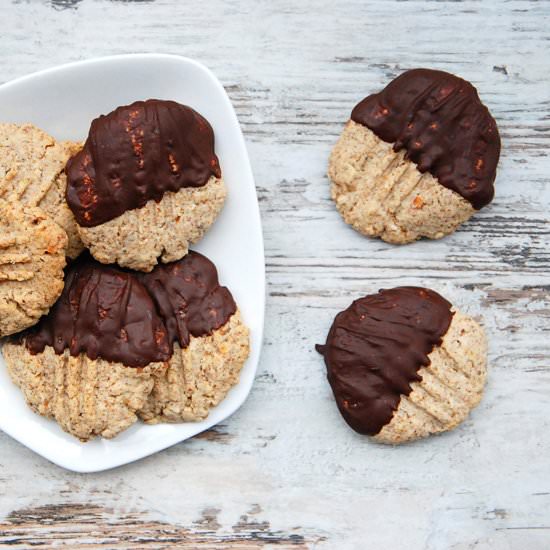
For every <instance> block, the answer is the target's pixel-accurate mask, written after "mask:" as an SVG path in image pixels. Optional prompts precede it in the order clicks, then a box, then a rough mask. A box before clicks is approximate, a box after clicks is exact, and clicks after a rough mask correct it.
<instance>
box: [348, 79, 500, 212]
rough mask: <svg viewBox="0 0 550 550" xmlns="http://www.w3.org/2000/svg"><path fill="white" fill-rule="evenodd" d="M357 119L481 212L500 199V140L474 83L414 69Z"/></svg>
mask: <svg viewBox="0 0 550 550" xmlns="http://www.w3.org/2000/svg"><path fill="white" fill-rule="evenodd" d="M351 118H352V120H353V121H355V122H358V123H359V124H363V125H364V126H366V127H367V128H370V129H371V130H372V131H373V132H374V133H375V134H376V135H377V136H378V137H379V138H380V139H382V140H384V141H386V142H388V143H393V148H394V150H395V151H400V150H401V149H405V150H406V156H407V158H408V159H410V160H412V161H413V162H414V163H416V164H417V166H418V170H419V171H420V172H427V171H429V172H430V173H431V174H432V175H433V176H434V177H436V178H437V180H438V181H439V183H440V184H441V185H443V186H444V187H447V188H448V189H451V190H452V191H455V192H456V193H458V194H459V195H461V196H462V197H464V198H465V199H466V200H467V201H469V202H470V203H471V204H472V206H473V207H474V208H475V209H477V210H479V209H480V208H482V207H483V206H485V205H487V204H489V203H490V202H491V200H492V199H493V196H494V187H493V182H494V181H495V176H496V167H497V164H498V159H499V156H500V136H499V133H498V129H497V125H496V122H495V120H494V119H493V117H492V116H491V114H490V113H489V110H488V109H487V107H485V105H483V103H481V101H480V99H479V96H478V95H477V90H476V89H475V88H474V87H473V86H472V85H471V84H470V83H469V82H466V81H465V80H463V79H462V78H459V77H457V76H454V75H452V74H449V73H446V72H444V71H434V70H431V69H413V70H410V71H406V72H405V73H403V74H402V75H400V76H398V77H397V78H396V79H395V80H392V81H391V82H390V83H389V84H388V85H387V86H386V87H385V88H384V89H383V90H382V91H381V92H379V93H377V94H373V95H370V96H368V97H366V98H365V99H363V101H361V102H360V103H358V104H357V105H356V106H355V108H354V109H353V111H352V113H351Z"/></svg>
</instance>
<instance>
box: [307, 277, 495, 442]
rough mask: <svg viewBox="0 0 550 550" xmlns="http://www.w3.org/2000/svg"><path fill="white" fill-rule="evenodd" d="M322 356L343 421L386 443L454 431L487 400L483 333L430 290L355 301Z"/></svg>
mask: <svg viewBox="0 0 550 550" xmlns="http://www.w3.org/2000/svg"><path fill="white" fill-rule="evenodd" d="M317 350H318V351H319V352H320V353H321V354H322V355H323V356H324V358H325V363H326V366H327V376H328V380H329V383H330V385H331V387H332V390H333V392H334V396H335V398H336V402H337V405H338V408H339V410H340V413H341V414H342V416H343V417H344V420H345V421H346V422H347V423H348V424H349V425H350V427H351V428H353V429H354V430H355V431H357V432H359V433H361V434H366V435H370V436H373V437H374V438H375V439H376V440H378V441H380V442H382V443H391V444H397V443H404V442H406V441H411V440H414V439H418V438H422V437H426V436H428V435H431V434H435V433H439V432H443V431H448V430H452V429H453V428H455V427H456V426H457V425H458V424H460V423H461V422H463V421H464V420H465V419H466V418H467V416H468V414H469V413H470V411H471V410H472V409H473V408H474V407H476V406H477V404H478V403H479V401H480V399H481V396H482V393H483V387H484V384H485V379H486V367H487V342H486V338H485V332H484V330H483V329H482V328H481V327H480V326H479V325H478V324H477V323H476V322H475V321H474V320H473V319H471V318H470V317H468V316H466V315H464V314H462V313H461V312H459V311H456V310H453V309H452V306H451V304H450V303H449V302H447V301H446V300H445V299H444V298H442V297H441V296H440V295H439V294H437V293H436V292H434V291H433V290H429V289H425V288H417V287H397V288H394V289H391V290H381V291H379V292H378V294H373V295H369V296H366V297H364V298H361V299H359V300H356V301H355V302H353V304H351V306H350V307H349V308H348V309H346V310H344V311H342V312H341V313H339V314H338V315H337V316H336V318H335V320H334V323H333V325H332V327H331V329H330V331H329V334H328V336H327V341H326V345H324V346H317Z"/></svg>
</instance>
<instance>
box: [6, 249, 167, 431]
mask: <svg viewBox="0 0 550 550" xmlns="http://www.w3.org/2000/svg"><path fill="white" fill-rule="evenodd" d="M2 351H3V354H4V358H5V360H6V364H7V367H8V372H9V373H10V375H11V377H12V379H13V381H14V382H15V383H16V384H17V385H18V386H19V387H20V388H21V390H22V392H23V394H24V396H25V399H26V401H27V403H28V404H29V405H30V407H31V408H32V409H33V410H35V411H36V412H38V413H39V414H42V415H44V416H47V417H51V418H54V419H55V420H56V421H57V422H58V424H59V425H60V426H61V427H62V428H63V429H64V430H65V431H67V432H69V433H71V434H72V435H74V436H76V437H78V438H79V439H81V440H82V441H87V440H88V439H90V438H92V437H94V436H96V435H101V436H103V437H106V438H110V437H114V436H115V435H117V434H118V433H120V432H121V431H122V430H124V429H126V428H128V427H129V426H131V425H132V424H133V423H134V422H135V421H136V420H137V415H136V411H137V410H138V409H140V408H141V407H142V406H143V405H144V404H145V402H146V400H147V396H148V395H149V393H150V392H151V390H152V388H153V384H154V379H153V374H154V373H155V372H156V371H158V370H162V369H164V368H165V363H164V362H165V361H166V360H167V359H168V358H169V357H170V355H171V349H170V345H169V341H168V333H167V330H166V327H165V324H164V322H163V320H162V319H161V318H160V316H159V315H158V313H157V311H156V308H155V306H154V304H153V300H152V298H151V296H150V295H149V293H148V292H147V290H146V289H145V288H144V286H143V285H142V284H141V283H140V282H139V281H138V280H137V279H136V277H134V276H133V275H132V274H130V273H126V272H124V271H122V270H120V269H117V268H113V267H109V266H104V265H102V264H99V263H97V262H94V261H93V260H91V259H90V258H89V256H88V255H87V254H85V255H82V256H81V257H80V258H79V259H77V260H76V261H75V262H73V263H72V264H71V265H70V266H69V267H68V268H67V274H66V282H65V288H64V290H63V293H62V295H61V297H60V299H59V300H58V301H57V302H56V304H55V305H54V306H53V308H52V309H51V311H50V313H49V314H48V315H47V316H45V317H43V318H42V319H41V321H40V323H39V324H38V325H37V326H35V327H33V328H32V329H30V330H29V331H27V332H26V333H23V334H21V335H19V336H18V337H16V338H14V339H13V340H12V341H10V342H8V343H6V344H5V345H4V347H3V350H2Z"/></svg>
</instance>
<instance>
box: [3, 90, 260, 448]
mask: <svg viewBox="0 0 550 550" xmlns="http://www.w3.org/2000/svg"><path fill="white" fill-rule="evenodd" d="M225 196H226V188H225V185H224V182H223V178H222V171H221V168H220V165H219V161H218V158H217V157H216V154H215V151H214V133H213V130H212V127H211V126H210V124H209V123H208V121H207V120H205V119H204V118H203V117H202V116H201V115H200V114H198V113H197V112H195V111H194V110H193V109H191V108H189V107H187V106H184V105H181V104H178V103H176V102H173V101H160V100H147V101H138V102H135V103H133V104H131V105H128V106H123V107H119V108H117V109H116V110H114V111H113V112H111V113H109V114H108V115H106V116H100V117H99V118H97V119H95V120H94V121H92V124H91V127H90V131H89V134H88V137H87V139H86V141H85V143H84V144H80V143H70V142H58V141H56V140H55V139H54V138H52V137H51V136H48V135H47V134H46V133H45V132H43V131H42V130H40V129H38V128H36V127H34V126H32V125H30V124H25V125H15V124H0V336H1V337H5V338H4V343H3V348H2V353H3V355H4V358H5V360H6V364H7V366H8V370H9V373H10V375H11V377H12V379H13V381H14V382H15V383H16V384H17V385H18V386H19V387H20V388H21V391H22V392H23V394H24V396H25V399H26V401H27V403H28V404H29V406H30V407H31V408H32V409H33V410H34V411H36V412H37V413H39V414H41V415H44V416H46V417H49V418H53V419H55V420H56V421H57V422H58V423H59V425H60V426H61V427H62V428H63V429H64V430H66V431H67V432H69V433H71V434H73V435H74V436H76V437H78V438H79V439H81V440H82V441H86V440H88V439H90V438H92V437H94V436H102V437H106V438H111V437H114V436H116V435H117V434H119V433H120V432H121V431H123V430H125V429H126V428H128V427H129V426H131V425H132V424H133V423H134V422H136V420H137V419H138V418H141V419H142V420H143V421H144V422H147V423H158V422H188V421H195V420H201V419H204V418H205V417H206V416H207V415H208V413H209V410H210V409H211V408H212V407H213V406H215V405H217V404H218V403H219V402H220V401H221V400H222V399H223V398H224V397H225V395H226V394H227V392H228V391H229V389H230V388H231V387H232V386H233V385H234V384H236V383H237V382H238V379H239V373H240V370H241V368H242V366H243V364H244V362H245V361H246V359H247V357H248V354H249V333H248V329H247V328H246V326H245V325H244V324H243V322H242V320H241V316H240V313H239V310H238V307H237V305H236V304H235V301H234V300H233V297H232V295H231V293H230V291H229V290H228V289H227V288H225V287H223V286H220V284H219V281H218V274H217V270H216V267H215V266H214V264H213V263H212V262H211V261H210V260H209V259H208V258H206V257H205V256H203V255H201V254H199V253H197V252H193V251H189V249H188V247H189V244H190V243H195V242H197V241H198V240H199V239H201V238H202V236H203V235H204V234H205V233H206V231H207V230H208V229H209V227H210V226H211V225H212V224H213V223H214V221H215V219H216V217H217V215H218V214H219V212H220V211H221V209H222V207H223V204H224V200H225Z"/></svg>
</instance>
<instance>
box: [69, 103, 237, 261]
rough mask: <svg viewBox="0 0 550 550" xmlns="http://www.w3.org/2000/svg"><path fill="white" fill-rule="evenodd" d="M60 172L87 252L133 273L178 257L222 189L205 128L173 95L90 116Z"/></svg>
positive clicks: (201, 228) (214, 208) (210, 216)
mask: <svg viewBox="0 0 550 550" xmlns="http://www.w3.org/2000/svg"><path fill="white" fill-rule="evenodd" d="M67 174H68V185H67V202H68V204H69V206H70V208H71V210H72V212H73V214H74V215H75V217H76V220H77V223H78V232H79V235H80V237H81V238H82V241H83V242H84V244H85V245H86V246H87V247H88V248H89V249H90V251H91V253H92V255H93V256H94V257H95V258H96V259H97V260H99V261H100V262H103V263H114V262H116V263H118V264H119V265H121V266H123V267H129V268H132V269H136V270H140V271H150V270H151V269H152V268H153V267H154V266H155V265H156V264H157V261H158V259H159V258H160V260H162V261H163V262H170V261H175V260H178V259H179V258H181V257H183V256H184V255H185V254H186V253H187V250H188V245H189V243H193V242H197V241H198V240H199V239H200V238H202V236H203V235H204V233H205V232H206V231H207V230H208V228H209V227H210V226H211V225H212V223H213V222H214V220H215V219H216V217H217V215H218V214H219V212H220V210H221V208H222V206H223V203H224V200H225V195H226V190H225V186H224V183H223V180H222V178H221V170H220V166H219V162H218V158H217V157H216V155H215V153H214V133H213V131H212V127H211V126H210V124H209V123H208V122H207V121H206V119H204V118H203V117H202V116H201V115H199V114H198V113H197V112H195V111H194V110H193V109H191V108H189V107H187V106H185V105H180V104H178V103H176V102H174V101H160V100H148V101H137V102H135V103H133V104H131V105H128V106H123V107H119V108H118V109H116V110H114V111H113V112H111V113H109V114H108V115H106V116H101V117H99V118H97V119H95V120H94V121H93V122H92V124H91V127H90V132H89V135H88V139H87V140H86V143H85V144H84V148H83V149H82V151H81V152H80V153H78V154H77V155H76V156H74V157H73V158H72V159H71V160H70V162H69V163H68V165H67Z"/></svg>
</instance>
